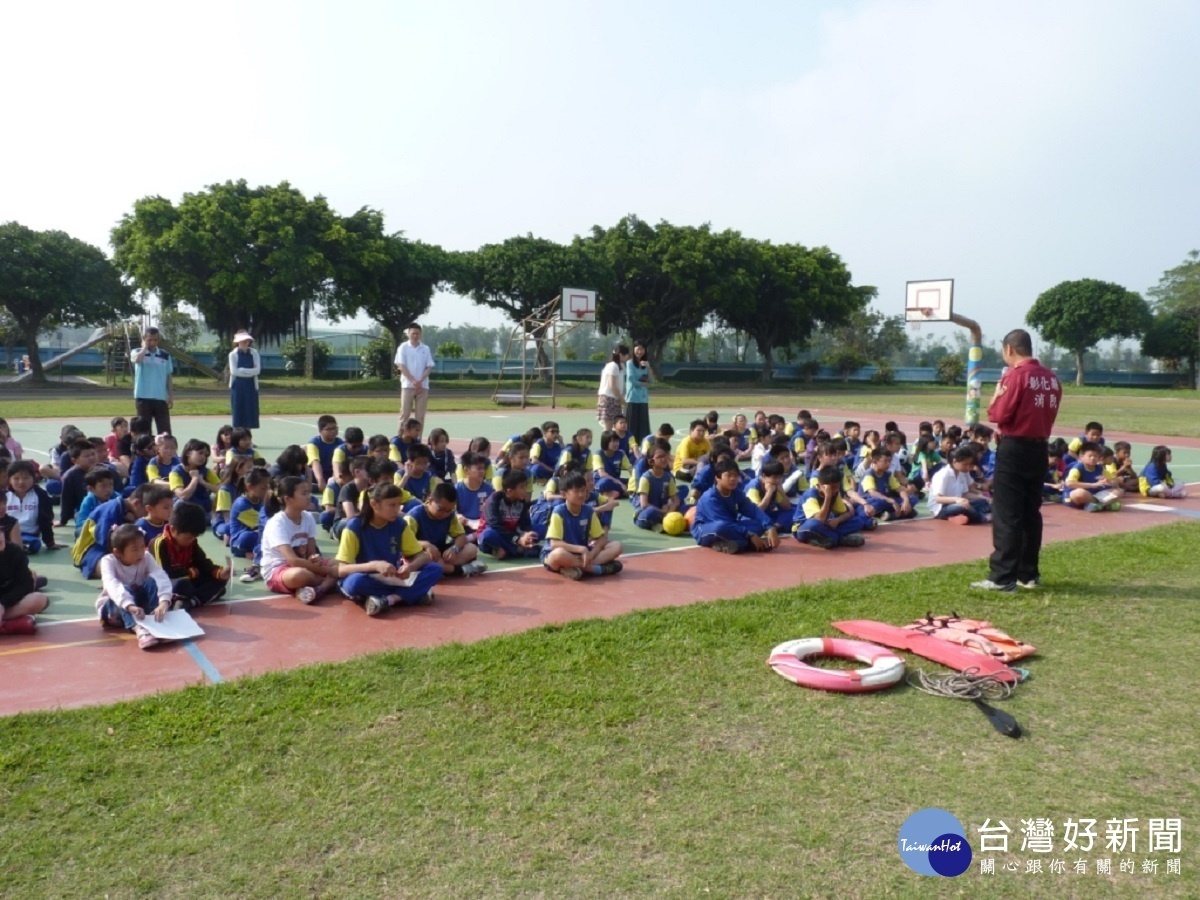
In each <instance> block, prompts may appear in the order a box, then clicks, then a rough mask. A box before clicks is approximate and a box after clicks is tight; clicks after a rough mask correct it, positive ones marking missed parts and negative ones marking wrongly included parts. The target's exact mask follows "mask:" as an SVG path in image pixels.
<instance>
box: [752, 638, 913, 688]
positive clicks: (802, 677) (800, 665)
mask: <svg viewBox="0 0 1200 900" xmlns="http://www.w3.org/2000/svg"><path fill="white" fill-rule="evenodd" d="M810 656H833V657H837V658H838V659H856V660H858V661H859V662H862V663H867V668H865V669H818V668H817V667H815V666H810V665H809V664H808V663H806V662H805V661H804V660H805V659H807V658H808V657H810ZM767 665H768V666H770V667H771V668H772V669H774V670H775V671H776V672H777V673H778V674H780V675H782V676H783V677H784V678H786V679H787V680H788V681H794V682H795V683H796V684H799V685H803V686H804V687H810V688H818V689H820V690H823V691H839V692H842V693H847V694H857V693H861V692H863V691H878V690H882V689H883V688H886V687H891V686H892V685H893V684H895V683H896V682H897V681H899V680H900V679H901V678H903V677H904V660H902V659H901V658H900V657H899V656H897V655H896V654H895V653H893V652H892V651H891V650H888V649H887V648H885V647H880V646H879V645H878V644H868V643H867V642H866V641H851V640H847V639H846V638H819V637H817V638H800V639H799V640H795V641H785V642H784V643H782V644H780V645H779V646H778V647H776V648H775V649H774V650H772V651H771V655H770V657H769V658H768V659H767Z"/></svg>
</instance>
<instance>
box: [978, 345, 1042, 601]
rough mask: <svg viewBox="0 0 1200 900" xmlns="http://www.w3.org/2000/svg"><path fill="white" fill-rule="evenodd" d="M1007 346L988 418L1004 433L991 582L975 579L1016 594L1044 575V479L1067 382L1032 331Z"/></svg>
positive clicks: (994, 502)
mask: <svg viewBox="0 0 1200 900" xmlns="http://www.w3.org/2000/svg"><path fill="white" fill-rule="evenodd" d="M1001 351H1002V353H1003V354H1004V362H1005V363H1007V365H1008V368H1007V370H1006V371H1005V373H1004V374H1003V375H1002V376H1001V377H1000V383H999V384H998V385H996V393H995V395H994V396H993V397H992V402H991V403H990V404H988V419H989V420H990V421H992V422H995V423H996V429H997V431H999V432H1000V442H999V444H998V446H997V448H996V474H995V478H994V480H993V482H992V546H993V547H994V548H995V550H994V551H993V553H992V556H991V571H990V572H989V573H988V578H987V581H974V582H972V583H971V587H973V588H977V589H979V590H985V591H1004V592H1006V593H1012V592H1013V591H1015V590H1016V589H1017V586H1018V585H1019V586H1021V587H1023V588H1030V589H1032V588H1036V587H1037V586H1038V582H1039V579H1040V578H1041V574H1040V573H1039V572H1038V555H1039V553H1040V552H1041V549H1042V509H1041V507H1042V482H1043V481H1044V480H1045V476H1046V468H1047V466H1048V465H1049V460H1048V458H1047V452H1046V451H1047V445H1048V442H1049V440H1050V433H1051V432H1052V431H1053V430H1054V420H1055V418H1056V417H1057V416H1058V409H1059V406H1060V405H1061V404H1062V386H1061V385H1060V384H1059V383H1058V376H1056V375H1055V374H1054V373H1053V372H1051V371H1050V370H1049V369H1047V368H1046V367H1045V366H1043V365H1042V364H1041V363H1039V362H1038V361H1037V360H1036V359H1034V358H1033V340H1032V339H1031V338H1030V337H1029V332H1028V331H1025V330H1024V329H1021V328H1018V329H1015V330H1013V331H1010V332H1009V333H1008V334H1006V335H1005V336H1004V344H1003V347H1002V348H1001Z"/></svg>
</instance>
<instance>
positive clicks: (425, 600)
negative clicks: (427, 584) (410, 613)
mask: <svg viewBox="0 0 1200 900" xmlns="http://www.w3.org/2000/svg"><path fill="white" fill-rule="evenodd" d="M389 599H391V598H389ZM408 605H409V606H433V591H430V592H429V593H427V594H422V595H421V596H420V597H418V598H417V599H416V600H409V601H408Z"/></svg>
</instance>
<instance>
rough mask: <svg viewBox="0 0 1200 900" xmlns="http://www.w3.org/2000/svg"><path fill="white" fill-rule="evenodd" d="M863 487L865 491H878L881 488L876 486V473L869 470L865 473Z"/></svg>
mask: <svg viewBox="0 0 1200 900" xmlns="http://www.w3.org/2000/svg"><path fill="white" fill-rule="evenodd" d="M862 489H863V490H864V491H876V490H879V488H877V487H876V486H875V475H874V474H873V473H871V472H868V473H867V474H866V475H864V476H863V479H862Z"/></svg>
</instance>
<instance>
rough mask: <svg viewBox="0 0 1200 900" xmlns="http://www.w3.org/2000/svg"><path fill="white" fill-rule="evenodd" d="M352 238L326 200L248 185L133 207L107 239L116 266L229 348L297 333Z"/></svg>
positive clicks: (283, 185) (328, 287) (212, 187)
mask: <svg viewBox="0 0 1200 900" xmlns="http://www.w3.org/2000/svg"><path fill="white" fill-rule="evenodd" d="M348 239H349V233H348V231H347V228H346V227H345V225H344V223H343V221H342V219H341V218H340V217H339V216H337V215H336V214H335V213H334V212H333V210H332V209H330V207H329V204H328V203H327V202H326V201H325V198H324V197H321V196H317V197H315V198H313V199H312V200H309V199H308V198H306V197H305V196H304V195H303V194H302V193H301V192H300V191H298V190H296V189H295V188H293V187H291V186H290V185H289V184H288V183H287V182H282V183H280V184H279V185H277V186H274V187H270V186H266V187H256V188H251V187H249V186H248V185H247V184H246V182H245V180H240V181H236V182H234V181H227V182H225V183H224V184H214V185H210V186H209V187H208V188H207V189H206V190H204V191H200V192H199V193H195V194H185V195H184V197H183V200H182V201H180V203H179V205H178V206H175V205H174V204H172V203H171V202H170V201H169V200H166V199H164V198H162V197H144V198H142V199H141V200H138V201H137V202H136V203H134V207H133V212H132V213H127V214H126V215H125V216H124V217H123V218H122V219H121V221H120V223H119V224H118V225H117V226H116V227H115V228H114V229H113V231H112V244H113V247H114V248H115V254H114V259H115V261H116V263H117V264H118V265H119V266H120V267H121V268H122V269H123V270H124V272H125V273H126V274H127V275H128V276H129V278H131V279H132V280H133V282H134V284H135V285H136V286H137V287H138V288H139V289H141V290H144V291H153V292H154V293H156V294H157V295H158V296H159V298H160V299H161V300H162V302H163V304H164V305H165V306H174V305H175V304H176V303H178V302H180V301H186V302H188V303H190V304H191V305H193V306H195V307H196V308H197V309H198V310H199V311H200V314H201V315H202V316H204V320H205V322H206V323H207V325H208V327H209V328H211V329H212V330H213V331H215V332H216V333H217V334H218V335H220V337H221V339H222V342H223V343H228V342H229V340H230V338H231V337H232V335H233V333H234V332H235V331H237V330H238V329H239V328H247V329H249V330H250V331H251V332H252V333H253V334H254V335H255V336H256V337H257V338H259V339H260V340H261V339H264V338H272V337H280V336H282V335H285V334H288V333H289V332H293V331H295V330H296V327H297V325H298V324H299V323H300V322H301V320H302V317H303V315H304V312H305V310H306V308H311V306H312V305H313V304H314V303H317V302H320V301H322V300H323V299H325V297H326V295H327V293H328V292H329V291H330V290H331V285H332V282H333V278H334V275H335V270H334V266H333V263H332V261H331V257H333V256H335V255H339V254H340V255H341V256H343V257H344V256H345V253H346V249H345V247H344V245H345V244H346V242H347V241H348Z"/></svg>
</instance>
